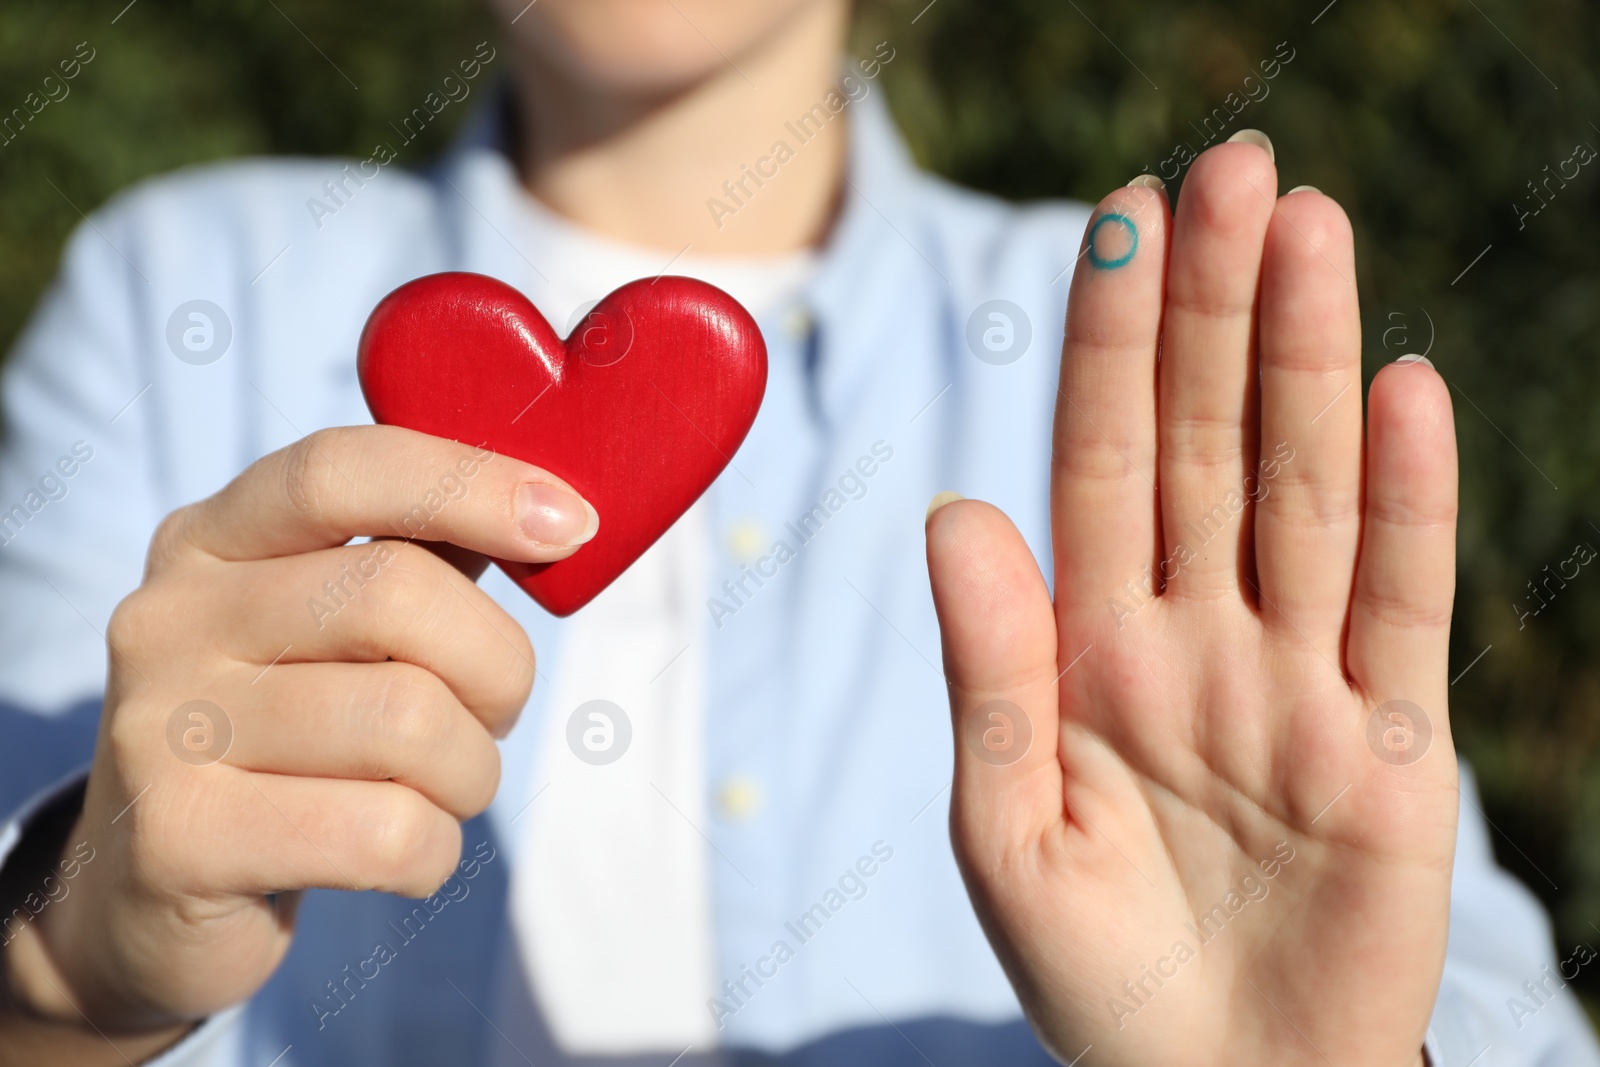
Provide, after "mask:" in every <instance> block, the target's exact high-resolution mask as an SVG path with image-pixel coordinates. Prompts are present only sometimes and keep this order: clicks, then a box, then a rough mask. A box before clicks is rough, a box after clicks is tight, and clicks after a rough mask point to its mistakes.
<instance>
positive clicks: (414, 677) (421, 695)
mask: <svg viewBox="0 0 1600 1067" xmlns="http://www.w3.org/2000/svg"><path fill="white" fill-rule="evenodd" d="M400 666H401V669H397V670H392V671H390V672H389V677H388V679H387V680H386V681H385V683H384V687H383V692H382V693H381V694H380V695H379V699H378V702H377V705H376V708H375V714H374V722H373V724H372V729H373V733H374V735H375V739H376V740H377V742H378V744H377V748H378V749H379V750H380V751H384V752H387V753H390V754H391V757H390V758H391V759H392V760H393V762H394V763H396V764H397V765H398V766H400V767H414V766H418V765H420V764H421V763H422V762H423V761H424V760H426V758H427V756H428V753H430V752H431V751H432V750H433V748H434V747H435V745H437V744H438V743H439V741H440V740H441V739H442V737H441V734H442V729H441V725H442V722H443V716H442V715H441V713H440V712H441V706H442V703H443V702H442V700H441V697H442V694H441V692H440V688H441V686H440V683H439V682H437V681H436V680H434V679H433V675H431V674H429V673H428V672H427V671H424V670H422V669H421V668H419V667H411V666H409V665H400ZM385 769H386V770H388V771H391V772H392V771H393V770H394V769H395V768H393V767H390V768H385ZM384 776H385V777H388V775H387V774H386V775H384Z"/></svg>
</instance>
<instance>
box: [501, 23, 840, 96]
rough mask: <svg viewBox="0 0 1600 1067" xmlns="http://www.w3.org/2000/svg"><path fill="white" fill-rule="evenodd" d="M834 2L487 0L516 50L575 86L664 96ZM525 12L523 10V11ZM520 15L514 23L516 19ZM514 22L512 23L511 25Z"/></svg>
mask: <svg viewBox="0 0 1600 1067" xmlns="http://www.w3.org/2000/svg"><path fill="white" fill-rule="evenodd" d="M831 2H834V0H671V3H667V2H665V0H538V2H537V3H535V4H533V5H532V6H531V7H527V0H493V6H494V9H495V11H496V13H497V14H498V15H499V16H500V21H501V24H502V25H505V26H507V32H508V34H509V37H510V39H511V40H512V41H514V42H515V44H516V46H517V47H518V48H519V49H521V50H523V51H524V52H526V53H528V54H530V55H531V56H533V57H536V58H537V60H538V61H539V62H540V63H541V64H543V65H546V66H549V67H553V68H555V69H557V70H560V71H561V72H562V73H563V74H564V75H565V76H566V77H568V78H571V79H573V80H574V81H577V82H578V83H580V84H584V85H589V86H593V87H595V88H605V89H609V90H611V91H612V92H620V93H624V94H627V95H635V94H637V95H650V96H656V95H669V94H672V93H674V92H677V91H680V90H682V89H685V88H688V87H689V86H691V85H694V84H695V83H697V82H700V81H703V80H704V79H706V78H708V77H711V76H712V75H715V74H718V73H720V72H722V71H725V70H727V69H728V63H729V61H730V60H731V61H732V62H734V63H738V62H739V59H740V57H741V56H745V55H748V54H749V53H750V52H752V51H754V50H756V49H758V48H760V47H761V45H763V44H764V43H766V41H767V40H768V39H769V38H771V37H772V36H774V35H776V34H778V33H780V32H782V30H783V29H784V27H785V26H786V24H787V23H788V22H790V20H792V19H793V18H794V17H795V16H796V15H797V14H799V13H800V12H802V11H804V10H805V9H807V8H809V7H814V6H817V5H819V4H827V3H831ZM524 8H526V10H524ZM519 15H520V17H519ZM512 19H516V22H515V23H514V24H512V22H511V20H512Z"/></svg>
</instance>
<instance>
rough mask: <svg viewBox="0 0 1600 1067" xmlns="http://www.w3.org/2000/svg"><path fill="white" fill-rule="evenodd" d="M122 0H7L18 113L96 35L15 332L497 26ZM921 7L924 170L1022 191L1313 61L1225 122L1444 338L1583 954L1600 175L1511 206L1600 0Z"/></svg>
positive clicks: (1460, 709) (1153, 0) (908, 38)
mask: <svg viewBox="0 0 1600 1067" xmlns="http://www.w3.org/2000/svg"><path fill="white" fill-rule="evenodd" d="M123 2H124V0H107V2H98V0H97V2H94V3H87V2H82V0H7V3H6V5H5V7H4V9H3V10H0V109H4V111H6V112H9V110H10V108H12V107H14V106H18V105H20V104H21V103H22V100H23V98H24V97H25V96H26V94H27V93H29V92H31V91H34V90H36V89H38V88H39V85H40V82H41V81H42V79H43V78H44V76H45V75H46V74H48V73H51V71H52V70H53V69H54V67H55V65H56V63H57V61H58V60H60V59H63V58H66V57H67V56H69V55H71V53H72V51H73V49H74V47H75V46H76V45H77V43H78V42H80V41H83V40H87V41H89V43H90V44H91V46H92V47H94V48H95V49H96V51H97V56H96V58H95V60H94V61H93V62H92V63H91V64H90V65H89V66H88V67H87V68H85V70H84V72H83V74H82V75H81V76H80V77H79V78H78V79H77V80H76V81H74V82H72V83H71V86H72V92H71V95H70V96H69V97H68V98H67V99H66V100H64V101H62V102H61V103H57V104H51V105H49V106H48V107H47V108H46V109H45V110H44V112H43V113H42V114H40V116H39V117H38V119H37V120H36V121H35V122H34V123H33V124H32V125H31V126H30V127H29V128H28V129H27V130H26V131H25V132H24V133H23V134H22V136H21V137H19V138H18V139H17V140H16V141H15V142H13V143H11V144H9V145H6V146H3V147H0V343H3V344H4V345H6V346H9V344H10V341H11V339H12V338H13V337H14V335H15V333H16V331H17V330H18V329H19V327H20V325H21V323H22V321H23V319H24V317H25V316H26V314H27V311H28V309H29V307H30V306H31V305H32V303H33V302H34V300H35V299H36V298H37V296H38V293H39V291H40V289H41V288H42V287H43V285H44V284H45V283H46V282H47V281H48V279H49V277H50V275H51V274H52V272H53V271H54V269H55V265H56V262H57V257H58V254H59V250H60V246H61V243H62V241H63V239H64V238H65V237H66V235H67V233H68V232H69V230H70V229H71V228H72V227H73V226H74V225H76V224H77V223H78V221H79V216H78V211H77V208H81V209H83V210H84V211H89V210H92V209H93V208H94V207H95V206H96V205H99V204H101V203H102V202H104V201H105V199H106V198H107V197H109V196H110V195H111V194H113V193H114V192H116V191H117V190H118V189H120V188H122V187H124V186H126V185H127V184H129V183H130V182H134V181H137V180H139V179H141V178H143V177H146V176H147V175H151V174H156V173H159V172H161V171H165V170H168V169H171V168H174V167H179V166H183V165H185V164H190V163H196V162H203V161H206V160H214V159H220V158H223V157H227V156H235V155H239V154H243V153H301V154H319V153H343V154H351V155H361V156H365V155H366V154H368V153H369V152H370V149H371V145H372V144H373V143H374V142H375V141H377V140H378V139H380V138H383V137H387V136H389V134H388V132H387V123H388V122H389V120H390V119H391V118H393V117H394V116H396V115H399V114H404V113H405V112H407V111H408V110H409V109H410V108H411V106H412V105H413V104H414V103H415V101H416V100H418V99H420V98H421V96H422V95H423V94H425V93H426V92H427V91H429V90H431V89H433V88H434V87H435V86H436V85H437V83H438V81H439V79H440V78H441V77H442V76H443V74H444V73H445V72H446V71H447V70H448V69H449V68H450V66H451V65H452V64H453V63H454V62H455V61H456V60H457V59H458V58H459V57H460V56H462V55H466V54H468V53H469V52H470V51H471V45H472V44H473V43H475V42H477V41H479V40H482V39H483V38H484V37H485V36H486V35H489V34H490V33H492V30H491V29H490V27H489V26H488V20H487V18H486V16H485V15H484V13H483V12H482V11H481V10H480V9H479V5H478V4H476V3H473V2H470V0H389V2H388V3H385V4H382V5H371V6H367V5H361V6H357V5H345V4H327V3H314V2H312V0H277V2H276V4H274V3H273V2H271V0H267V2H257V0H225V2H224V0H187V2H184V0H138V3H136V4H135V5H134V6H133V7H132V8H131V9H129V10H127V11H126V13H124V14H123V15H122V16H121V17H120V19H119V20H118V21H117V22H116V23H115V25H113V24H112V19H113V18H114V17H115V16H117V14H118V12H119V10H121V9H122V4H123ZM925 2H926V0H912V2H910V3H887V2H879V3H872V4H870V5H869V6H867V7H865V8H863V10H862V11H861V14H860V18H859V23H860V25H859V27H858V29H859V34H860V40H861V41H863V42H877V41H879V40H889V41H890V42H892V43H893V45H894V46H895V47H896V49H897V51H898V55H897V57H896V59H895V61H894V62H893V63H892V64H891V65H890V66H889V67H888V68H886V70H885V72H884V75H883V81H884V83H885V84H886V86H887V91H888V96H889V100H890V102H891V104H892V105H893V107H894V109H895V111H896V113H897V115H898V117H899V118H900V121H901V123H902V125H903V127H904V128H905V130H906V132H907V134H908V136H909V137H910V139H911V141H912V144H913V145H914V146H915V148H916V151H917V153H918V155H919V156H920V157H921V159H922V160H923V161H924V162H925V163H926V164H927V165H928V166H930V167H932V168H934V169H936V170H938V171H940V172H942V173H944V174H947V175H949V176H951V177H952V178H955V179H956V180H958V181H961V182H965V183H968V184H971V185H974V186H978V187H980V188H985V189H990V190H993V191H995V192H998V193H1001V194H1003V195H1005V196H1009V197H1035V196H1073V197H1079V198H1085V199H1090V200H1094V199H1097V198H1098V197H1099V196H1100V194H1102V193H1103V192H1104V191H1105V190H1106V189H1107V188H1108V187H1110V186H1112V185H1114V184H1120V183H1122V182H1125V181H1127V180H1128V178H1130V177H1131V176H1133V175H1134V174H1136V173H1138V172H1139V171H1141V170H1144V169H1151V170H1154V169H1157V168H1158V167H1159V166H1160V164H1161V161H1162V160H1163V159H1165V158H1166V157H1167V156H1169V155H1170V154H1171V152H1172V150H1173V147H1174V145H1175V144H1176V143H1177V142H1179V141H1181V140H1188V141H1190V142H1191V143H1193V144H1195V147H1197V148H1198V147H1200V145H1199V143H1198V142H1199V139H1198V138H1197V137H1196V136H1195V135H1194V133H1193V131H1192V130H1191V128H1190V126H1189V123H1190V122H1191V121H1195V122H1198V121H1199V120H1200V119H1201V118H1202V116H1204V115H1205V114H1206V113H1207V112H1209V111H1210V110H1211V109H1212V108H1214V107H1217V106H1219V105H1222V104H1223V102H1224V100H1225V98H1226V97H1227V95H1228V94H1229V93H1230V92H1234V91H1236V90H1238V89H1239V88H1240V86H1241V83H1242V81H1243V78H1244V76H1245V75H1246V74H1248V73H1250V72H1251V71H1252V70H1253V69H1254V68H1255V66H1256V64H1257V62H1258V61H1259V60H1261V59H1263V58H1266V57H1269V56H1270V55H1271V54H1272V53H1273V51H1274V48H1275V47H1276V46H1277V44H1278V42H1281V41H1287V42H1289V46H1290V47H1291V48H1293V49H1294V52H1295V58H1294V61H1293V62H1292V63H1290V64H1289V65H1288V66H1286V67H1285V68H1284V69H1283V71H1282V73H1281V74H1280V75H1279V76H1278V78H1277V79H1276V80H1275V81H1273V82H1272V83H1271V94H1270V96H1268V97H1267V98H1266V99H1265V100H1264V101H1262V102H1261V103H1258V104H1251V105H1250V107H1249V108H1248V109H1247V110H1246V111H1245V112H1244V113H1243V115H1242V116H1241V117H1240V119H1239V123H1238V124H1248V125H1255V126H1259V127H1261V128H1262V129H1265V130H1266V131H1267V132H1268V133H1270V134H1271V136H1272V138H1273V141H1274V142H1275V144H1276V147H1277V153H1278V164H1279V168H1280V171H1281V174H1282V177H1283V180H1284V183H1285V185H1286V186H1287V185H1296V184H1301V183H1309V184H1313V185H1316V186H1318V187H1319V188H1321V189H1322V190H1323V191H1325V192H1327V193H1329V194H1331V195H1333V196H1335V197H1337V198H1338V199H1339V200H1340V201H1341V202H1342V203H1343V204H1344V205H1345V207H1346V209H1347V210H1348V211H1349V213H1350V215H1351V216H1352V218H1353V220H1354V222H1355V226H1356V232H1357V242H1358V247H1357V255H1358V264H1359V272H1360V283H1361V291H1362V297H1363V314H1364V317H1365V320H1366V341H1365V347H1366V358H1367V371H1368V374H1369V375H1370V374H1371V372H1372V371H1373V370H1375V369H1376V368H1377V367H1378V366H1379V365H1381V364H1382V363H1383V362H1385V361H1387V360H1389V359H1392V358H1394V357H1395V356H1397V355H1400V354H1401V353H1402V352H1405V351H1411V350H1417V349H1421V348H1423V347H1425V346H1426V345H1427V344H1428V342H1429V338H1430V334H1432V335H1434V336H1433V346H1432V350H1431V353H1430V355H1431V358H1432V359H1433V360H1434V362H1435V363H1436V364H1437V365H1438V367H1439V369H1440V370H1441V371H1442V372H1443V374H1444V376H1445V378H1446V380H1448V381H1449V382H1450V383H1451V384H1452V386H1453V387H1454V389H1455V394H1454V395H1455V401H1456V410H1457V423H1458V426H1459V429H1460V436H1461V444H1462V453H1463V455H1462V460H1463V462H1462V481H1463V504H1464V508H1463V513H1462V523H1461V566H1460V592H1459V598H1458V601H1457V621H1456V627H1455V637H1454V639H1453V645H1452V664H1453V666H1452V677H1454V676H1455V675H1456V674H1458V673H1459V672H1461V671H1463V670H1464V669H1465V668H1466V667H1467V666H1468V664H1470V663H1472V661H1473V658H1474V657H1476V656H1478V655H1479V653H1480V652H1482V651H1483V650H1484V649H1485V648H1486V647H1489V646H1492V648H1490V650H1489V651H1488V652H1487V653H1486V654H1485V655H1483V657H1482V659H1480V660H1478V662H1477V663H1476V665H1475V666H1473V667H1472V668H1471V670H1470V671H1467V672H1466V673H1465V675H1464V676H1462V677H1460V679H1459V681H1457V682H1456V683H1455V684H1454V686H1453V688H1452V690H1451V694H1452V712H1451V713H1452V716H1453V719H1454V722H1455V724H1456V732H1457V740H1458V742H1459V745H1460V748H1461V750H1462V751H1463V752H1464V753H1465V754H1466V755H1467V756H1468V757H1469V758H1470V759H1471V760H1472V762H1473V763H1474V765H1475V766H1476V767H1477V769H1478V772H1479V775H1480V776H1481V780H1482V788H1483V794H1484V803H1485V807H1486V810H1487V812H1488V814H1489V817H1490V818H1491V819H1492V821H1493V823H1494V825H1495V826H1496V827H1497V830H1498V833H1497V836H1496V839H1495V848H1496V851H1497V853H1498V854H1499V857H1500V859H1501V861H1502V862H1503V863H1505V864H1506V865H1507V866H1508V867H1510V868H1511V869H1512V870H1513V871H1515V872H1516V873H1517V874H1518V875H1520V876H1521V877H1522V878H1523V879H1524V880H1525V881H1526V882H1528V884H1529V885H1531V886H1532V887H1533V889H1534V890H1535V891H1536V892H1538V893H1539V894H1540V895H1541V896H1542V897H1544V899H1545V900H1546V901H1547V902H1548V903H1549V905H1550V907H1551V909H1552V911H1553V913H1554V915H1555V917H1556V924H1557V936H1558V939H1559V940H1560V942H1561V947H1562V950H1563V955H1565V954H1566V953H1567V952H1569V951H1570V950H1571V948H1572V946H1573V945H1574V943H1576V942H1578V941H1581V940H1589V941H1593V942H1596V943H1600V825H1597V823H1596V816H1600V714H1597V713H1600V561H1596V563H1594V564H1591V565H1589V566H1588V567H1585V568H1584V569H1583V570H1582V571H1581V573H1580V574H1579V576H1578V577H1577V578H1576V579H1574V580H1573V581H1572V582H1571V583H1570V585H1569V587H1568V588H1566V589H1565V590H1563V591H1561V592H1560V594H1559V596H1558V597H1556V599H1555V600H1554V601H1553V602H1552V603H1551V605H1550V607H1549V608H1548V609H1546V610H1544V611H1543V612H1542V613H1541V614H1540V615H1539V616H1538V617H1537V618H1530V619H1529V620H1528V621H1527V625H1526V627H1525V628H1522V629H1519V625H1518V619H1517V615H1516V612H1515V611H1514V610H1513V607H1512V605H1513V603H1515V602H1518V601H1520V600H1521V599H1522V598H1523V597H1524V596H1525V592H1526V591H1525V583H1527V582H1528V581H1529V580H1531V579H1534V578H1536V577H1539V576H1540V575H1541V573H1542V571H1543V568H1544V567H1545V566H1546V565H1549V566H1550V567H1552V568H1554V567H1556V566H1557V565H1558V564H1559V563H1560V562H1561V561H1563V560H1565V559H1567V558H1568V557H1569V556H1570V555H1571V554H1572V551H1573V547H1574V545H1576V544H1577V543H1578V542H1580V541H1586V542H1588V543H1589V544H1592V545H1594V546H1596V547H1597V548H1600V529H1596V525H1600V507H1597V506H1596V503H1597V498H1596V483H1597V479H1600V462H1597V461H1600V418H1596V415H1597V414H1600V412H1597V406H1600V405H1597V402H1596V397H1597V390H1596V385H1597V384H1600V371H1597V366H1596V355H1597V352H1600V341H1597V338H1600V272H1597V269H1596V265H1597V262H1600V255H1597V252H1596V244H1597V238H1600V224H1597V219H1596V213H1595V206H1596V187H1597V180H1600V179H1597V175H1600V161H1596V162H1595V163H1591V164H1590V165H1588V166H1587V167H1585V168H1583V170H1582V172H1581V174H1580V175H1579V177H1578V178H1577V179H1576V180H1575V181H1573V182H1572V183H1571V185H1570V186H1569V187H1568V188H1566V189H1563V190H1561V191H1560V192H1559V193H1558V194H1557V196H1556V198H1555V200H1554V201H1553V202H1552V203H1551V204H1550V206H1549V207H1548V208H1547V209H1545V210H1544V211H1543V212H1542V213H1541V214H1540V215H1539V216H1538V217H1537V218H1533V219H1531V220H1529V222H1528V224H1527V227H1526V229H1524V230H1521V231H1519V229H1518V224H1517V217H1516V214H1515V211H1514V208H1513V205H1514V204H1516V203H1518V202H1526V201H1524V200H1522V199H1521V198H1522V197H1524V196H1525V195H1526V193H1527V190H1526V187H1525V183H1526V182H1528V181H1530V180H1534V179H1539V178H1542V177H1543V176H1544V170H1543V168H1544V167H1545V166H1546V165H1547V164H1548V165H1550V166H1551V167H1552V168H1554V167H1555V166H1556V165H1558V164H1559V163H1560V161H1562V160H1565V159H1567V158H1569V157H1570V156H1571V155H1572V153H1573V148H1574V146H1575V145H1576V144H1577V143H1579V142H1587V143H1588V144H1589V145H1591V146H1593V147H1596V148H1600V129H1596V125H1597V124H1600V92H1597V85H1596V78H1595V76H1594V60H1595V58H1596V56H1600V47H1597V46H1600V5H1596V4H1594V3H1593V2H1592V0H1590V2H1584V0H1417V2H1411V3H1403V2H1387V0H1337V2H1336V3H1335V4H1333V6H1332V7H1331V8H1329V9H1327V10H1326V11H1325V13H1322V14H1321V16H1320V18H1318V15H1319V12H1323V11H1324V4H1325V3H1326V0H1312V2H1310V3H1302V2H1296V3H1284V2H1281V0H1270V2H1269V0H1227V2H1208V0H1147V2H1144V3H1131V4H1130V3H1126V2H1122V3H1118V2H1113V0H1076V3H1072V2H1063V0H937V2H936V3H935V4H934V5H933V6H932V7H931V8H928V9H927V10H926V11H923V5H924V3H925ZM919 11H921V12H922V14H921V15H920V17H917V16H918V13H919ZM913 18H915V19H916V21H915V22H913ZM291 19H292V23H291V21H290V20H291ZM1314 19H1316V20H1317V21H1315V22H1313V20H1314ZM296 27H298V29H297V28H296ZM1096 27H1098V29H1097V28H1096ZM301 31H304V34H303V35H302V33H301ZM308 38H309V40H308ZM313 42H314V44H313ZM1110 42H1115V44H1112V43H1110ZM319 48H320V50H321V52H322V53H325V54H326V58H324V55H321V54H319V52H318V49H319ZM860 50H861V51H862V52H863V53H866V52H870V51H871V48H870V44H869V45H868V47H865V48H862V49H860ZM334 64H337V66H338V68H340V69H342V70H343V71H344V72H345V73H346V74H348V75H349V78H350V79H351V81H354V82H355V83H356V84H358V85H359V86H360V89H359V91H357V90H355V89H353V88H352V86H351V84H350V82H348V81H346V80H345V78H344V77H343V76H341V74H339V73H338V71H336V70H335V68H334ZM462 114H464V112H463V111H460V110H458V109H453V108H452V109H447V111H446V113H445V115H444V116H443V117H442V120H441V124H440V125H439V126H437V127H433V128H430V129H429V131H428V133H427V135H426V136H425V137H424V138H423V140H422V141H420V142H419V143H417V144H415V145H412V146H409V147H407V148H406V149H405V150H404V152H405V154H404V155H403V156H402V161H403V162H407V163H417V162H421V161H423V160H424V159H425V158H426V157H427V154H428V152H429V151H431V150H432V149H434V148H437V147H438V145H439V144H440V143H441V142H442V140H443V139H444V138H445V137H447V136H448V133H449V130H448V127H449V126H450V125H452V124H453V123H454V122H456V121H458V120H459V119H460V117H461V115H462ZM445 120H448V121H445ZM52 182H53V183H54V184H55V186H57V187H58V189H59V191H58V189H57V188H52V187H51V183H52ZM69 199H70V201H71V203H69ZM73 204H76V206H77V207H76V208H75V207H74V206H73ZM1490 245H1492V246H1493V247H1492V248H1490V250H1489V251H1488V253H1487V254H1486V255H1484V256H1483V258H1482V259H1481V260H1479V261H1478V263H1477V264H1476V266H1474V267H1472V269H1471V270H1470V271H1469V272H1468V273H1467V274H1466V276H1465V277H1462V278H1461V279H1460V280H1459V281H1456V282H1454V284H1452V283H1453V280H1454V279H1456V278H1457V276H1458V275H1460V274H1461V272H1462V271H1463V269H1465V268H1466V267H1467V266H1468V264H1470V263H1472V261H1473V259H1474V257H1476V256H1478V254H1479V253H1480V252H1482V251H1483V250H1484V249H1485V248H1486V247H1487V246H1490ZM1430 320H1431V323H1432V327H1431V328H1430V326H1429V322H1430ZM1402 324H1403V325H1404V327H1405V328H1406V331H1408V332H1407V333H1401V332H1390V333H1386V332H1385V331H1386V330H1389V329H1390V328H1391V327H1398V326H1401V325H1402ZM1541 472H1542V473H1541ZM1558 487H1559V488H1558ZM1591 523H1594V524H1595V525H1591ZM1394 905H1395V907H1397V908H1404V907H1405V906H1406V905H1407V902H1406V901H1395V902H1394ZM1591 924H1593V925H1591ZM1590 970H1591V971H1593V972H1595V973H1588V972H1585V973H1584V974H1583V975H1582V976H1580V978H1579V980H1578V984H1579V985H1580V987H1582V988H1583V990H1584V991H1585V992H1586V993H1589V994H1590V1001H1591V1003H1593V1002H1594V997H1595V995H1597V994H1600V969H1596V968H1591V969H1590Z"/></svg>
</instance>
